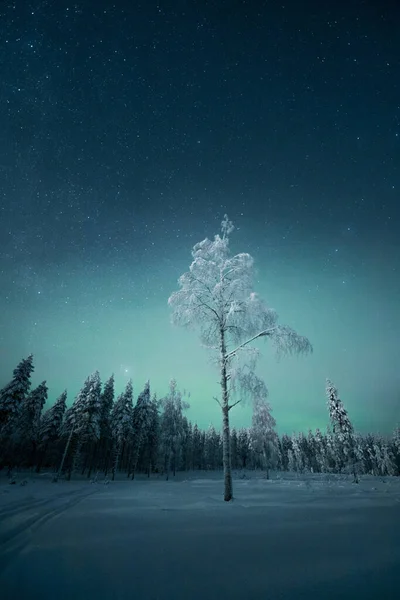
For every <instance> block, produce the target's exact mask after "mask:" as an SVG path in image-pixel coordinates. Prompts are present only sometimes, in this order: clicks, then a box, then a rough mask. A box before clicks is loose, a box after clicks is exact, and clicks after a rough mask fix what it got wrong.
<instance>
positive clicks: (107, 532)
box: [0, 472, 400, 600]
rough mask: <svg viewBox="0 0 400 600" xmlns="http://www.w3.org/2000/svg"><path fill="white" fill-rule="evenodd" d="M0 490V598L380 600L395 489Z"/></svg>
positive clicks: (397, 585) (393, 540) (44, 483)
mask: <svg viewBox="0 0 400 600" xmlns="http://www.w3.org/2000/svg"><path fill="white" fill-rule="evenodd" d="M23 479H24V477H23V476H22V475H19V476H18V481H17V483H16V485H9V484H8V483H7V481H6V479H5V477H4V476H2V478H1V479H0V520H1V521H0V547H1V551H0V598H1V599H2V600H11V599H15V600H25V599H38V600H39V599H40V600H47V599H49V600H50V599H51V600H66V599H73V600H83V599H85V600H88V599H91V598H94V599H96V600H103V599H104V600H106V599H107V600H122V599H132V600H133V599H134V600H144V599H146V600H200V599H202V600H203V599H205V600H214V599H215V600H216V599H218V600H223V599H225V598H228V599H229V600H236V599H243V600H253V599H254V600H256V599H260V600H275V599H277V600H278V599H294V600H296V599H307V600H312V599H318V600H328V599H335V600H338V599H340V600H349V599H350V598H351V599H352V600H357V599H359V598H360V599H363V600H366V599H371V600H372V599H374V600H391V599H393V600H394V599H395V598H396V599H398V598H399V597H400V478H399V477H397V478H384V479H383V480H382V479H381V478H374V477H363V478H362V479H361V482H360V483H359V484H358V485H357V484H353V483H351V479H347V478H346V477H338V476H336V477H335V476H331V477H327V476H323V475H314V476H310V475H306V476H298V477H297V476H296V475H292V476H290V475H288V474H282V475H280V476H279V474H274V475H273V479H272V480H270V481H267V480H266V479H264V478H263V476H262V475H260V474H257V473H252V472H247V473H246V476H245V477H243V473H238V474H236V477H235V480H234V484H235V485H234V495H235V500H234V501H233V502H231V503H225V502H223V500H222V474H221V473H198V472H195V473H192V474H190V475H188V474H187V473H184V474H178V475H177V477H176V478H175V479H173V478H172V479H171V480H170V481H164V480H163V479H161V478H152V479H151V480H147V478H144V477H140V478H138V479H136V480H135V481H130V480H126V479H120V480H118V481H116V482H113V483H109V484H108V485H103V484H102V483H101V481H99V483H97V484H91V483H90V482H87V481H85V480H82V481H71V482H66V481H59V482H58V483H51V479H50V478H46V476H44V477H43V476H42V477H36V478H32V476H26V479H27V480H28V483H27V485H24V486H21V485H20V481H21V480H23Z"/></svg>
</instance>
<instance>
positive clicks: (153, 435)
mask: <svg viewBox="0 0 400 600" xmlns="http://www.w3.org/2000/svg"><path fill="white" fill-rule="evenodd" d="M148 419H149V420H148V428H147V434H146V442H145V445H144V448H143V455H142V456H143V465H144V467H145V469H146V470H147V477H150V474H151V472H152V470H153V468H154V467H155V465H156V463H157V451H158V444H159V437H160V423H159V413H158V401H157V396H156V395H155V394H154V395H153V398H152V399H151V401H150V407H149V415H148Z"/></svg>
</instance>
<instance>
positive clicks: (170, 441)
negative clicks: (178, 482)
mask: <svg viewBox="0 0 400 600" xmlns="http://www.w3.org/2000/svg"><path fill="white" fill-rule="evenodd" d="M160 405H161V407H162V409H163V412H162V415H161V421H160V425H161V440H160V441H161V449H162V456H163V468H164V470H165V472H166V475H167V479H168V478H169V472H170V469H171V465H172V469H173V474H174V475H175V471H176V465H177V464H178V461H179V452H180V445H181V441H182V437H183V429H182V418H183V413H182V411H183V410H186V409H187V408H189V404H188V403H187V402H186V401H184V400H182V394H181V392H180V391H179V390H178V388H177V384H176V381H175V379H172V380H171V381H170V384H169V393H168V394H167V396H165V398H163V399H162V400H161V401H160Z"/></svg>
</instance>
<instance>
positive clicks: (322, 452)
mask: <svg viewBox="0 0 400 600" xmlns="http://www.w3.org/2000/svg"><path fill="white" fill-rule="evenodd" d="M314 443H315V460H316V464H317V466H318V471H319V472H320V473H327V471H328V470H329V469H328V463H327V458H326V441H325V439H324V436H323V435H322V432H321V430H320V429H318V428H317V429H316V431H315V435H314Z"/></svg>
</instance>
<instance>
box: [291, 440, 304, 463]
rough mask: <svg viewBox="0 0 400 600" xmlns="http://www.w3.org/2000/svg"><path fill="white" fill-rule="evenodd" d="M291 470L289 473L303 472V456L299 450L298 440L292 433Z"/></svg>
mask: <svg viewBox="0 0 400 600" xmlns="http://www.w3.org/2000/svg"><path fill="white" fill-rule="evenodd" d="M292 454H293V456H292V464H291V466H292V468H291V469H290V470H291V471H296V472H297V473H302V472H303V471H304V465H303V456H302V452H301V448H300V438H299V436H298V435H296V434H295V433H294V432H293V434H292Z"/></svg>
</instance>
